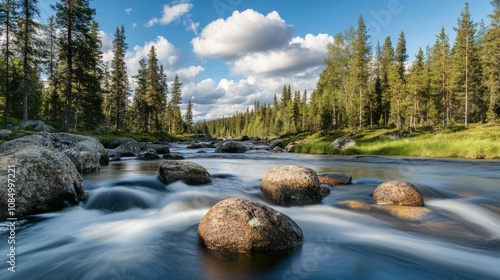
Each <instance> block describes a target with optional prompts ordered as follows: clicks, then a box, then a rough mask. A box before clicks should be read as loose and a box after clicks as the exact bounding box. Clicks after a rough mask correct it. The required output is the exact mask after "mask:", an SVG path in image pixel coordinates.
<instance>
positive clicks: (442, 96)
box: [431, 27, 454, 127]
mask: <svg viewBox="0 0 500 280" xmlns="http://www.w3.org/2000/svg"><path fill="white" fill-rule="evenodd" d="M432 61H433V63H432V73H433V74H432V79H431V80H432V87H433V89H434V90H433V91H434V92H435V96H436V99H437V100H439V101H437V102H436V108H440V111H441V117H442V125H443V127H446V126H447V125H448V124H449V123H450V121H451V115H452V111H453V108H452V105H453V100H454V97H453V94H452V91H451V62H450V45H449V42H448V35H446V32H445V29H444V27H441V32H440V33H439V35H437V36H436V43H435V44H434V47H433V49H432Z"/></svg>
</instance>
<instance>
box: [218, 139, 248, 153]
mask: <svg viewBox="0 0 500 280" xmlns="http://www.w3.org/2000/svg"><path fill="white" fill-rule="evenodd" d="M246 151H247V148H246V147H245V146H243V145H242V144H240V143H237V142H234V141H229V142H224V143H222V145H220V147H219V148H217V149H215V152H216V153H244V152H246Z"/></svg>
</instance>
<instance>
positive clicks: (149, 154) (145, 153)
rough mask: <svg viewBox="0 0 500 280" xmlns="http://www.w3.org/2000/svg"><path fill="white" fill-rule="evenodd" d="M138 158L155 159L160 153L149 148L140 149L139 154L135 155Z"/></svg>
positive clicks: (158, 157)
mask: <svg viewBox="0 0 500 280" xmlns="http://www.w3.org/2000/svg"><path fill="white" fill-rule="evenodd" d="M137 159H138V160H155V159H160V155H158V153H157V152H156V151H155V150H154V149H151V148H148V149H144V150H141V151H140V152H139V154H138V155H137Z"/></svg>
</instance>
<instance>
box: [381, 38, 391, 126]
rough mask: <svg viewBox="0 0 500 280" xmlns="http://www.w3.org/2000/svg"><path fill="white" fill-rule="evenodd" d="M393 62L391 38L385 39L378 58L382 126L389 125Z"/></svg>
mask: <svg viewBox="0 0 500 280" xmlns="http://www.w3.org/2000/svg"><path fill="white" fill-rule="evenodd" d="M393 61H394V48H393V47H392V41H391V37H386V38H385V41H384V46H383V47H382V55H381V57H380V78H381V81H380V83H381V86H380V87H381V91H382V93H381V94H382V98H381V111H382V117H383V124H384V125H388V124H389V114H390V111H391V91H390V86H389V74H390V69H391V65H392V63H393Z"/></svg>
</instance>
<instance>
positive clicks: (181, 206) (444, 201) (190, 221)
mask: <svg viewBox="0 0 500 280" xmlns="http://www.w3.org/2000/svg"><path fill="white" fill-rule="evenodd" d="M172 150H173V151H172V152H179V153H181V154H183V155H184V156H185V157H186V158H187V160H190V161H194V162H196V163H199V164H201V165H202V166H204V167H205V168H207V169H208V170H209V172H210V173H211V174H212V175H213V183H211V184H208V185H204V186H196V187H193V186H187V185H185V184H183V183H180V182H176V183H173V184H171V185H169V186H164V185H163V184H162V183H161V182H160V181H159V180H158V179H157V178H156V172H157V169H158V167H159V165H160V164H161V162H162V161H161V160H158V161H151V162H143V161H136V160H133V159H125V160H124V161H121V162H113V163H111V164H110V165H109V166H108V167H105V168H103V169H102V170H101V172H99V173H96V174H90V175H86V176H85V177H84V183H85V186H86V189H87V191H88V193H89V199H88V200H87V201H86V202H84V203H81V205H79V206H77V207H72V208H68V209H66V210H64V211H61V212H57V213H48V214H41V215H36V216H33V217H30V218H28V219H25V220H23V221H21V222H20V227H19V228H18V229H17V232H16V239H17V240H18V241H17V243H16V246H17V247H16V248H17V259H16V260H17V272H16V273H15V274H12V273H8V271H7V269H6V268H5V271H4V272H0V275H1V277H0V278H1V279H403V278H404V279H495V278H496V279H499V278H500V270H499V269H498V264H499V263H500V186H499V185H500V184H499V182H500V162H494V161H464V160H431V159H415V158H410V159H408V158H400V157H390V158H385V157H373V156H370V157H360V156H358V157H338V156H317V155H300V154H289V153H284V154H273V153H270V152H266V151H251V152H248V153H245V154H238V155H226V154H217V155H216V154H214V153H213V149H206V150H207V153H206V154H196V153H195V152H194V151H192V150H185V149H182V148H179V149H172ZM286 164H294V165H303V166H306V167H310V168H312V169H314V170H316V171H317V172H329V171H336V172H344V173H348V174H350V175H352V177H353V184H352V185H348V186H342V187H336V188H331V194H330V195H329V196H328V197H325V198H324V199H323V201H322V203H321V204H320V205H312V206H305V207H291V208H284V207H280V206H275V205H270V204H269V202H268V201H266V200H265V199H264V198H263V196H262V195H261V192H260V190H259V184H260V180H261V178H262V177H263V176H264V174H265V173H266V172H267V171H268V170H269V169H271V168H273V167H275V166H280V165H286ZM387 180H404V181H409V182H411V183H413V184H415V185H416V186H417V187H418V188H419V189H420V190H421V191H422V193H423V194H424V196H425V199H426V208H425V210H423V209H420V210H421V211H420V212H414V211H412V209H411V207H409V208H404V209H403V208H401V209H400V208H397V207H396V208H394V207H385V208H384V207H375V206H373V205H370V204H371V200H372V198H371V193H372V192H373V190H374V189H375V187H376V186H377V185H378V184H380V183H382V182H384V181H387ZM229 197H242V198H247V199H251V200H254V201H257V202H260V203H265V204H268V205H270V206H271V207H273V208H275V209H276V210H278V211H280V212H283V213H285V214H286V215H288V216H290V217H291V218H292V219H293V220H295V221H296V222H297V224H298V225H299V226H300V227H301V228H302V230H303V232H304V237H305V241H304V243H303V244H302V245H301V246H299V247H298V248H295V249H294V250H292V251H286V252H274V253H254V254H230V253H220V252H216V251H212V250H209V249H207V248H205V247H204V246H203V245H202V244H200V242H199V240H198V236H197V233H196V229H197V226H198V223H199V221H200V220H201V218H202V217H203V216H204V215H205V214H206V212H207V211H208V209H209V208H210V207H211V206H213V205H214V204H216V203H217V202H218V201H220V200H222V199H225V198H229ZM0 234H1V239H2V240H6V239H5V238H6V237H7V234H8V233H7V231H6V230H5V227H3V228H2V229H1V230H0ZM7 246H8V244H7V242H2V243H1V244H0V251H1V252H7Z"/></svg>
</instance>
